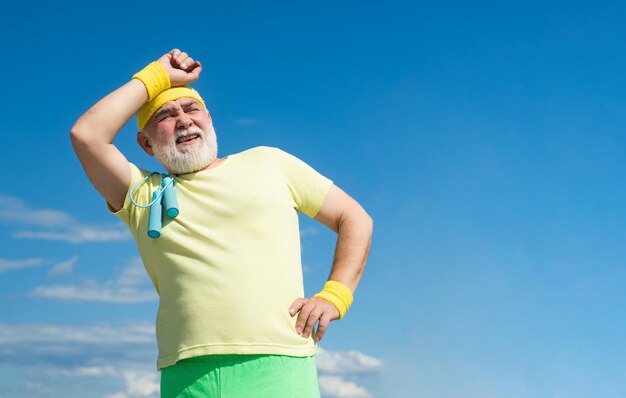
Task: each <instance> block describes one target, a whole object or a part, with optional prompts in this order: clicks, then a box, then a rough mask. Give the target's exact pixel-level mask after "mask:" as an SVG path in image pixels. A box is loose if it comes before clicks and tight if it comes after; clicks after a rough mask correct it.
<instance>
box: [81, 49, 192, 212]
mask: <svg viewBox="0 0 626 398" xmlns="http://www.w3.org/2000/svg"><path fill="white" fill-rule="evenodd" d="M158 62H159V63H160V64H161V65H163V67H164V68H165V70H166V71H167V73H168V75H169V77H170V82H171V84H172V86H177V85H183V84H187V83H190V82H193V81H195V80H197V79H198V77H199V76H200V72H201V70H202V67H201V66H200V63H199V62H197V61H194V60H193V59H191V58H190V57H189V56H188V55H187V54H186V53H184V52H180V50H172V51H170V52H169V53H167V54H165V55H163V56H162V57H161V58H159V60H158ZM183 66H184V67H185V68H183V69H181V67H183ZM147 100H148V94H147V91H146V88H145V86H144V85H143V83H142V82H141V81H140V80H137V79H132V80H131V81H129V82H128V83H126V84H124V85H123V86H122V87H120V88H118V89H117V90H115V91H113V92H112V93H110V94H108V95H107V96H106V97H104V98H102V99H101V100H100V101H98V102H97V103H96V104H95V105H94V106H92V107H91V108H90V109H89V110H88V111H87V112H85V114H83V115H82V116H81V117H80V118H79V119H78V120H77V121H76V123H75V124H74V126H73V127H72V130H71V133H70V139H71V141H72V146H73V147H74V152H76V156H77V157H78V159H79V160H80V163H81V165H82V166H83V169H84V170H85V173H86V174H87V177H89V180H90V181H91V183H92V184H93V186H94V187H95V188H96V190H97V191H98V192H99V193H100V195H102V197H104V199H105V200H106V201H107V202H108V203H109V204H110V205H111V207H112V208H113V209H115V210H118V209H120V208H121V207H122V206H123V205H124V197H125V196H126V192H128V187H129V185H130V180H131V175H130V168H129V167H128V161H127V160H126V158H125V157H124V155H123V154H122V153H121V152H120V151H119V150H118V149H117V148H116V147H115V146H114V145H113V139H114V138H115V137H116V136H117V134H118V133H119V131H120V130H121V129H122V127H124V125H125V124H126V123H128V121H129V120H130V119H131V118H132V117H133V115H134V114H135V113H137V111H139V109H140V108H141V106H143V104H144V103H145V102H146V101H147Z"/></svg>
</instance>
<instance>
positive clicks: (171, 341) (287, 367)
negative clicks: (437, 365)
mask: <svg viewBox="0 0 626 398" xmlns="http://www.w3.org/2000/svg"><path fill="white" fill-rule="evenodd" d="M201 71H202V66H201V64H200V62H198V61H196V60H194V59H193V58H191V57H190V56H189V55H188V54H186V53H185V52H181V51H180V50H176V49H175V50H172V51H170V52H169V53H167V54H165V55H163V56H162V57H161V58H159V59H158V60H157V61H155V62H152V63H151V64H150V65H148V66H147V67H146V68H145V69H143V70H142V71H140V72H139V73H137V74H136V75H134V76H133V79H131V80H130V81H129V82H128V83H126V84H125V85H123V86H122V87H120V88H118V89H117V90H115V91H113V92H112V93H110V94H109V95H107V96H106V97H104V98H103V99H101V100H100V101H99V102H98V103H97V104H96V105H94V106H93V107H92V108H91V109H89V110H88V111H87V112H86V113H85V114H84V115H82V116H81V117H80V119H79V120H78V121H77V122H76V124H75V125H74V127H73V128H72V131H71V140H72V145H73V147H74V150H75V152H76V155H77V156H78V158H79V160H80V162H81V164H82V166H83V168H84V170H85V172H86V174H87V176H88V177H89V180H90V181H91V183H92V184H93V186H94V187H95V188H96V190H97V191H98V192H99V193H100V194H101V195H102V196H103V197H104V199H105V200H106V202H107V207H108V209H109V211H111V212H112V213H114V214H115V215H116V216H118V217H119V218H120V219H122V220H123V221H124V222H125V223H126V224H127V226H128V227H129V229H130V231H131V233H132V234H133V236H134V238H135V241H136V243H137V246H138V249H139V253H140V255H141V258H142V261H143V263H144V266H145V268H146V271H147V272H148V274H149V275H150V277H151V279H152V282H153V284H154V287H155V289H156V291H157V292H158V294H159V310H158V314H157V320H156V334H157V343H158V348H159V357H158V361H157V369H159V370H160V371H161V396H162V397H191V396H193V397H243V398H245V397H255V398H263V397H271V398H280V397H289V398H293V397H319V387H318V383H317V372H316V368H315V360H314V355H315V346H316V343H317V342H318V341H320V340H321V339H322V337H323V336H324V334H325V332H326V330H327V328H328V325H329V324H330V322H331V321H333V320H337V319H340V318H341V317H342V316H343V315H344V313H345V312H346V310H347V309H348V307H349V306H350V304H351V302H352V293H353V292H354V290H355V289H356V287H357V285H358V283H359V280H360V277H361V274H362V272H363V269H364V267H365V263H366V260H367V256H368V252H369V247H370V241H371V235H372V220H371V218H370V217H369V216H368V215H367V213H366V212H365V211H364V210H363V208H362V207H361V206H360V205H359V204H358V203H357V202H356V201H354V200H353V199H352V198H350V197H349V196H348V195H347V194H346V193H344V192H343V191H342V190H341V189H339V188H338V187H337V186H335V185H333V183H332V181H330V180H329V179H327V178H326V177H324V176H322V175H321V174H319V173H318V172H316V171H315V170H314V169H312V168H311V167H309V166H308V165H307V164H305V163H304V162H302V161H301V160H299V159H297V158H296V157H294V156H292V155H289V154H287V153H285V152H283V151H281V150H279V149H276V148H270V147H257V148H252V149H249V150H246V151H244V152H241V153H236V154H231V155H229V156H226V157H224V158H219V157H218V156H217V139H216V135H215V131H214V129H213V123H212V119H211V115H210V114H209V112H208V110H207V109H206V106H205V104H204V101H203V100H202V98H201V97H200V95H199V94H198V93H197V92H196V91H195V90H193V89H191V88H190V87H188V86H186V85H187V84H189V83H192V82H194V81H196V80H197V79H198V78H199V76H200V73H201ZM135 114H137V122H138V125H139V130H140V131H139V133H138V134H137V142H138V143H139V145H140V146H141V147H142V148H143V149H144V150H145V151H146V153H147V154H148V155H150V156H155V157H156V158H157V160H158V161H159V162H160V163H161V164H162V165H163V167H164V168H165V169H166V170H167V172H168V174H167V176H165V175H161V174H158V173H150V172H148V171H146V170H143V169H140V168H138V167H137V166H135V165H134V164H132V163H129V162H128V161H127V160H126V158H125V157H124V155H123V154H122V153H121V152H120V151H119V150H118V149H117V148H116V147H115V146H114V145H113V144H112V142H113V139H114V138H115V137H116V135H117V134H118V132H119V131H120V130H121V129H122V127H123V126H124V125H125V124H126V123H127V122H128V121H129V120H130V119H131V118H132V116H133V115H135ZM168 201H169V204H168V203H167V202H168ZM162 205H163V206H165V207H167V209H166V208H163V209H161V206H162ZM166 210H167V211H166ZM297 212H302V213H304V214H306V215H308V216H310V217H314V218H315V219H316V220H318V221H319V222H320V223H322V224H324V225H326V226H327V227H328V228H330V229H332V230H333V231H335V232H337V234H338V238H337V246H336V251H335V257H334V262H333V265H332V270H331V273H330V277H329V280H328V282H327V283H326V285H325V286H324V288H323V289H322V290H321V291H320V293H318V294H316V295H315V296H313V297H309V298H305V297H303V296H304V291H303V285H302V269H301V268H302V267H301V263H300V238H299V229H298V219H297ZM155 225H156V226H155Z"/></svg>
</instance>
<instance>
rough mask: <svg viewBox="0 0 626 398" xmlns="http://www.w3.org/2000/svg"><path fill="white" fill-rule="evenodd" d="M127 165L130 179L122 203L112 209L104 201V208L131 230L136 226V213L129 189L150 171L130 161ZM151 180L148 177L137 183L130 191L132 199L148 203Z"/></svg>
mask: <svg viewBox="0 0 626 398" xmlns="http://www.w3.org/2000/svg"><path fill="white" fill-rule="evenodd" d="M128 165H129V167H130V173H131V181H130V185H129V187H128V192H126V197H125V198H124V205H123V206H122V208H121V209H119V210H118V211H115V210H113V208H112V207H111V205H110V204H109V203H106V208H107V210H108V211H109V213H111V214H113V215H115V216H117V217H118V218H119V219H121V220H122V221H124V223H125V224H126V225H127V226H128V227H129V228H130V229H131V231H132V230H133V229H134V227H135V226H136V225H135V224H136V217H135V213H136V210H137V208H136V207H135V205H133V204H132V202H131V200H130V194H131V192H130V190H131V189H132V188H133V187H134V186H135V185H136V184H137V183H138V182H139V181H141V180H142V179H143V178H145V177H146V176H148V175H150V172H149V171H148V170H144V169H140V168H139V167H137V166H135V165H134V164H133V163H130V162H129V163H128ZM151 180H152V179H151V178H148V179H147V180H146V181H145V182H144V183H141V184H139V185H138V186H137V187H136V189H135V190H134V192H132V194H133V199H134V200H135V202H137V203H140V204H146V203H149V200H150V199H151V197H150V195H151V192H152V188H153V187H152V185H154V184H153V181H151Z"/></svg>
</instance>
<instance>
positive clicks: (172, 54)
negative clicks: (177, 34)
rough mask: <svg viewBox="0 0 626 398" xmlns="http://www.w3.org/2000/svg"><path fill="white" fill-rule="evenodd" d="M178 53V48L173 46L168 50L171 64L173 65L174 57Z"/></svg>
mask: <svg viewBox="0 0 626 398" xmlns="http://www.w3.org/2000/svg"><path fill="white" fill-rule="evenodd" d="M178 54H180V50H179V49H177V48H175V49H173V50H172V51H170V52H169V53H167V55H168V58H169V59H170V63H171V65H172V66H174V65H175V59H176V57H177V56H178Z"/></svg>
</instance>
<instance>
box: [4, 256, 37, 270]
mask: <svg viewBox="0 0 626 398" xmlns="http://www.w3.org/2000/svg"><path fill="white" fill-rule="evenodd" d="M43 264H44V261H43V260H42V259H40V258H29V259H26V260H7V259H4V258H0V273H2V272H5V271H10V270H16V269H23V268H29V267H36V266H39V265H43Z"/></svg>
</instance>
